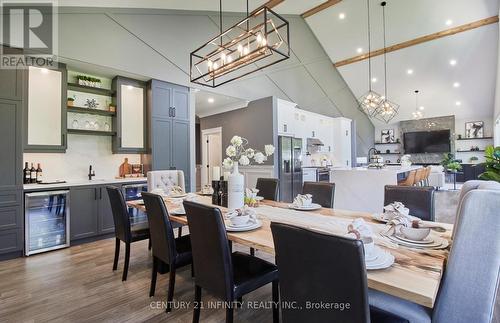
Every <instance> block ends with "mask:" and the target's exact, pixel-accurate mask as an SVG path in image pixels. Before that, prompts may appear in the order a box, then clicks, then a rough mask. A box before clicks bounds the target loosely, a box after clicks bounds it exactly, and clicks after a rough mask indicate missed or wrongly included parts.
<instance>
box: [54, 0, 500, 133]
mask: <svg viewBox="0 0 500 323" xmlns="http://www.w3.org/2000/svg"><path fill="white" fill-rule="evenodd" d="M222 3H223V8H224V11H234V12H243V11H244V10H245V6H246V3H245V1H243V0H242V1H232V0H231V1H229V0H225V1H223V2H222ZM266 3H267V4H268V5H271V6H272V7H273V10H276V11H277V12H278V13H281V14H293V15H299V14H304V13H306V12H307V14H305V15H304V17H305V20H306V22H307V24H308V25H309V27H310V28H311V30H312V31H313V33H314V35H315V36H316V38H317V39H318V40H319V42H320V44H321V45H322V46H323V48H324V49H325V51H326V52H327V54H328V56H329V57H330V59H331V61H332V62H333V63H336V62H339V61H343V60H346V59H349V58H352V57H355V56H358V55H360V54H366V53H367V50H368V39H367V22H366V21H367V9H366V0H307V1H303V0H270V1H265V0H252V1H250V10H253V9H255V8H257V7H259V6H261V5H263V4H266ZM370 3H371V20H372V23H371V31H372V32H371V34H372V51H374V50H377V49H382V48H383V32H382V11H381V7H380V1H378V0H370ZM59 5H61V6H87V5H88V6H97V7H99V6H104V7H126V8H161V9H178V10H197V11H199V10H207V11H218V9H219V1H217V0H169V1H166V0H142V1H133V0H107V1H99V2H98V1H90V0H87V1H85V0H59ZM315 7H317V8H316V9H314V8H315ZM498 13H499V4H498V0H474V1H470V0H439V1H435V0H418V1H415V0H389V1H388V5H387V7H386V14H387V33H386V35H387V37H386V42H387V46H392V45H397V44H399V43H402V42H406V41H411V40H413V39H416V38H418V37H422V36H426V35H431V34H434V33H437V32H441V31H444V30H447V29H450V28H455V27H458V26H461V25H464V24H468V23H472V22H476V21H479V20H481V19H485V18H490V17H494V16H497V17H498ZM341 17H342V18H341ZM498 31H499V28H498V22H494V23H490V24H487V25H485V26H482V27H479V28H475V29H471V30H468V31H464V32H459V33H456V34H454V35H451V36H447V37H442V38H438V39H434V40H430V41H427V42H423V43H420V44H417V45H414V46H410V47H407V48H403V49H400V50H396V51H393V52H390V53H388V54H387V84H388V86H387V91H388V97H389V99H390V100H392V101H394V102H396V103H398V104H399V105H400V106H401V108H400V113H399V115H398V116H397V117H396V118H395V119H394V120H393V122H397V121H400V120H407V119H411V118H412V112H414V111H415V109H416V103H415V95H414V90H416V89H418V90H419V91H420V94H419V104H418V106H419V107H420V106H423V107H424V109H423V113H424V116H425V117H433V116H442V115H451V114H453V115H456V118H457V119H465V118H491V117H492V116H493V104H494V88H495V84H496V64H497V58H498V39H499V36H498ZM431 38H432V37H431ZM291 46H292V49H299V47H301V46H306V45H304V44H291ZM452 61H453V62H454V64H450V62H452ZM383 67H384V64H383V56H377V57H374V58H372V77H373V78H376V82H373V83H372V86H373V88H374V89H375V90H376V91H377V92H379V93H381V94H383V93H384V91H385V88H384V82H383V81H384V78H383V74H384V73H383V71H384V68H383ZM338 70H339V72H340V74H341V75H342V77H343V78H344V79H345V80H346V82H347V84H348V85H349V87H350V88H351V90H352V91H353V93H354V94H355V95H356V96H357V97H360V96H361V95H362V94H364V93H365V92H366V91H367V90H368V84H369V83H368V82H369V81H368V62H367V60H361V61H358V62H355V63H352V64H347V65H343V66H339V67H338ZM454 85H455V86H454ZM457 85H458V86H457ZM297 90H298V91H299V89H297ZM374 123H375V125H377V123H378V121H376V120H374Z"/></svg>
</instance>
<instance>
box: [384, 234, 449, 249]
mask: <svg viewBox="0 0 500 323" xmlns="http://www.w3.org/2000/svg"><path fill="white" fill-rule="evenodd" d="M387 237H388V238H389V239H390V240H392V241H393V242H395V243H397V244H399V245H401V246H404V247H409V248H416V249H445V248H447V247H448V240H446V239H443V238H440V237H434V238H432V239H433V240H434V241H433V243H429V244H418V243H411V242H406V241H404V240H401V239H399V238H398V237H396V236H387Z"/></svg>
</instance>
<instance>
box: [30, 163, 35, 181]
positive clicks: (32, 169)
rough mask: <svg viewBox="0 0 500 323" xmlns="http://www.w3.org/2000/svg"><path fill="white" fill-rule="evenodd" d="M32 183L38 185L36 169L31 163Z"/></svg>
mask: <svg viewBox="0 0 500 323" xmlns="http://www.w3.org/2000/svg"><path fill="white" fill-rule="evenodd" d="M30 183H32V184H35V183H36V169H35V167H34V166H33V163H31V169H30Z"/></svg>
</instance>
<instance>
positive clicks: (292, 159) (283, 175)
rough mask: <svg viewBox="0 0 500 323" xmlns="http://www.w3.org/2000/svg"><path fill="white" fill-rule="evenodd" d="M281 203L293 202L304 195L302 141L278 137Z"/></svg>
mask: <svg viewBox="0 0 500 323" xmlns="http://www.w3.org/2000/svg"><path fill="white" fill-rule="evenodd" d="M278 163H279V180H280V187H279V192H280V194H279V196H280V201H283V202H292V201H293V199H294V198H295V196H297V194H300V193H302V139H301V138H292V137H285V136H279V137H278Z"/></svg>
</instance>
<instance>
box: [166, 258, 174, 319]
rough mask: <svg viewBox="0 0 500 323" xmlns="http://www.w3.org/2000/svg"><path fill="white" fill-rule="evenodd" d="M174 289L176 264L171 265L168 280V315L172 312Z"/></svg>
mask: <svg viewBox="0 0 500 323" xmlns="http://www.w3.org/2000/svg"><path fill="white" fill-rule="evenodd" d="M174 288H175V264H170V273H169V279H168V295H167V313H168V312H170V311H172V300H173V298H174Z"/></svg>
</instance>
